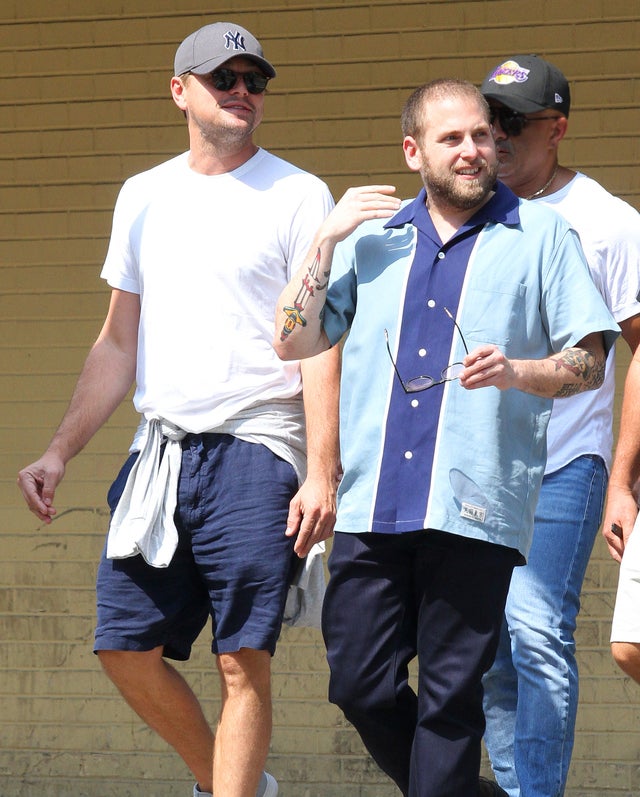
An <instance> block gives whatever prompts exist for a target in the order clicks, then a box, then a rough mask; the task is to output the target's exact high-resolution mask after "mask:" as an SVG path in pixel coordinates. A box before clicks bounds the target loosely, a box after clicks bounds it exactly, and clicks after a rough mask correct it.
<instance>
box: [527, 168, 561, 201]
mask: <svg viewBox="0 0 640 797" xmlns="http://www.w3.org/2000/svg"><path fill="white" fill-rule="evenodd" d="M556 174H558V164H557V163H556V168H555V169H554V170H553V174H552V175H551V177H550V178H549V179H548V180H547V182H546V183H545V184H544V185H543V186H542V188H540V189H538V190H537V191H536V192H535V193H533V194H531V196H527V197H525V199H535V198H536V197H537V196H542V194H544V192H545V191H546V190H547V188H549V186H550V185H551V183H552V182H553V181H554V180H555V179H556Z"/></svg>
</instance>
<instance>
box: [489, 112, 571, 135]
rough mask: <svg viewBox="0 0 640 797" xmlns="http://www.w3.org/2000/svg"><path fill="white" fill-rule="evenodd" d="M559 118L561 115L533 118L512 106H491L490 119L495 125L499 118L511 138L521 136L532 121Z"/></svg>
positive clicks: (503, 129) (504, 130) (501, 125)
mask: <svg viewBox="0 0 640 797" xmlns="http://www.w3.org/2000/svg"><path fill="white" fill-rule="evenodd" d="M559 118H560V117H559V116H536V117H534V118H533V119H531V118H530V117H528V116H525V115H524V114H523V113H519V112H518V111H513V110H511V108H495V107H494V106H493V105H492V106H491V107H490V108H489V121H490V122H491V124H492V125H494V124H495V121H496V119H497V120H498V122H499V123H500V127H501V128H502V131H503V133H505V134H506V135H507V136H509V137H511V138H515V137H516V136H519V135H520V134H521V133H522V131H523V130H524V129H525V127H527V125H529V124H530V123H531V122H542V121H544V120H545V119H559Z"/></svg>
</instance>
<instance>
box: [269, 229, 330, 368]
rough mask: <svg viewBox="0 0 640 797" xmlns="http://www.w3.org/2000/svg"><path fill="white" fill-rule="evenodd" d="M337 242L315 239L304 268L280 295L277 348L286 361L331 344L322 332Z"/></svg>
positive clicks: (314, 352)
mask: <svg viewBox="0 0 640 797" xmlns="http://www.w3.org/2000/svg"><path fill="white" fill-rule="evenodd" d="M334 248H335V242H333V241H331V240H326V239H324V238H323V237H322V231H320V233H319V234H318V235H317V236H316V239H315V240H314V245H313V249H312V251H311V252H310V253H309V255H308V257H307V259H306V260H305V262H304V264H303V266H302V267H301V268H300V269H299V270H298V272H297V273H296V275H295V276H294V277H293V279H292V280H291V282H290V283H289V284H288V285H287V287H286V288H285V290H284V291H283V292H282V294H281V295H280V298H279V299H278V304H277V310H276V336H275V338H274V341H273V346H274V349H275V350H276V353H277V354H278V356H279V357H281V358H282V359H283V360H292V359H300V358H305V357H312V356H314V355H316V354H320V353H321V352H323V351H326V349H328V348H329V346H330V343H329V340H328V339H327V336H326V335H325V334H324V331H323V329H322V311H323V309H324V305H325V300H326V296H327V285H328V282H329V276H330V273H331V259H332V257H333V250H334Z"/></svg>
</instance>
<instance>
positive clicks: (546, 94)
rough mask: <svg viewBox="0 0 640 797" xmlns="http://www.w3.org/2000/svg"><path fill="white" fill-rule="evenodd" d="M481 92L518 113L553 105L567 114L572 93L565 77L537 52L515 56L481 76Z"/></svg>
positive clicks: (540, 109)
mask: <svg viewBox="0 0 640 797" xmlns="http://www.w3.org/2000/svg"><path fill="white" fill-rule="evenodd" d="M480 91H481V92H482V94H484V96H485V97H486V98H487V99H488V100H497V101H498V102H501V103H502V104H503V105H506V106H507V108H512V109H513V110H514V111H518V112H519V113H535V112H536V111H544V110H546V109H547V108H553V109H555V110H556V111H560V113H563V114H564V115H565V116H569V108H570V107H571V94H570V92H569V83H568V82H567V79H566V77H565V76H564V75H563V74H562V72H561V71H560V70H559V69H558V67H557V66H554V65H553V64H550V63H549V61H545V60H544V59H543V58H540V57H539V56H537V55H514V56H513V57H512V58H509V59H507V60H506V61H503V62H502V63H501V64H499V65H498V66H497V67H495V69H492V70H491V72H489V74H488V75H487V76H486V78H485V79H484V81H483V83H482V86H481V87H480Z"/></svg>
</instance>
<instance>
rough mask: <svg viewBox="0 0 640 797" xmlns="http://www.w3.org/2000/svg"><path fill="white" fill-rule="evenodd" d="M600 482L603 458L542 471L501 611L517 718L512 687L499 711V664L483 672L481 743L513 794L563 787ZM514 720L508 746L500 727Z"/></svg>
mask: <svg viewBox="0 0 640 797" xmlns="http://www.w3.org/2000/svg"><path fill="white" fill-rule="evenodd" d="M605 490H606V473H605V469H604V464H603V463H602V461H601V460H600V459H599V458H593V457H580V458H578V459H576V460H574V461H573V462H571V463H570V464H569V465H567V466H566V467H564V468H562V469H561V470H559V471H557V472H555V473H552V474H548V475H547V476H545V478H544V480H543V484H542V489H541V492H540V499H539V502H538V506H537V509H536V526H535V533H534V537H533V545H532V548H531V552H530V555H529V559H528V563H527V565H526V567H521V568H517V569H516V571H515V572H514V574H513V579H512V582H511V589H510V591H509V597H508V599H507V606H506V618H507V623H508V626H509V632H510V635H511V647H512V659H513V665H514V667H515V670H516V672H517V708H516V713H515V720H514V715H513V695H512V696H511V703H510V706H509V710H508V711H506V710H504V711H501V707H500V700H501V695H502V692H503V691H504V690H505V689H506V688H507V687H506V685H505V684H504V683H500V682H499V676H500V673H497V675H496V676H495V677H493V676H490V677H489V678H487V680H486V682H485V691H486V697H485V706H486V713H487V734H486V740H487V747H488V749H489V754H490V756H491V758H492V764H493V765H494V770H495V772H496V776H497V778H498V781H499V782H500V785H501V786H503V788H505V789H506V790H507V791H508V792H509V795H510V797H517V795H522V797H560V796H561V795H562V794H563V793H564V788H565V783H566V779H567V774H568V770H569V764H570V761H571V753H572V750H573V738H574V730H575V719H576V713H577V707H578V669H577V664H576V660H575V640H574V631H575V627H576V622H577V616H578V612H579V609H580V590H581V588H582V582H583V580H584V575H585V572H586V569H587V564H588V562H589V557H590V555H591V550H592V548H593V543H594V540H595V536H596V534H597V531H598V527H599V525H600V521H601V516H602V507H603V502H604V494H605ZM511 688H513V681H511ZM513 727H515V737H514V743H513V749H511V746H510V745H509V744H508V737H509V735H508V732H506V729H507V728H513ZM500 741H502V742H503V743H505V742H506V744H504V746H503V747H502V748H501V747H500ZM514 768H515V775H516V776H517V782H519V784H520V785H519V789H518V788H517V787H514V781H515V778H514ZM507 771H509V775H508V776H506V775H505V773H506V772H507Z"/></svg>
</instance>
